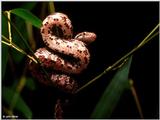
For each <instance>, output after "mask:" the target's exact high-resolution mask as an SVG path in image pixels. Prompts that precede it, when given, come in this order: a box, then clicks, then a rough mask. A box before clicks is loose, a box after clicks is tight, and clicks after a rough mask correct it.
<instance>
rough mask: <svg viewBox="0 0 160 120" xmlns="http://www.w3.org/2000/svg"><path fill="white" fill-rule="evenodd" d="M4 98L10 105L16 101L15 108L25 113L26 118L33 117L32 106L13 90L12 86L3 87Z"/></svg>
mask: <svg viewBox="0 0 160 120" xmlns="http://www.w3.org/2000/svg"><path fill="white" fill-rule="evenodd" d="M2 98H3V99H4V101H5V102H6V103H7V104H8V105H10V104H11V103H14V108H15V109H17V110H18V111H20V112H21V113H23V115H24V116H25V117H26V118H32V112H31V110H30V108H29V107H28V106H27V104H26V103H25V101H24V100H23V99H22V97H21V96H20V95H19V94H18V93H17V92H15V91H14V90H12V89H11V88H7V87H3V89H2ZM15 98H16V99H15ZM12 106H13V105H12Z"/></svg>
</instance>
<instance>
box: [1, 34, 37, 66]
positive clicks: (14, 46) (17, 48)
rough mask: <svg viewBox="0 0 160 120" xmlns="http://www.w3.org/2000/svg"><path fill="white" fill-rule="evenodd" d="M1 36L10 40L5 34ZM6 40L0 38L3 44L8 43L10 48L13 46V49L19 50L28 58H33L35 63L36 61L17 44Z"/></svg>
mask: <svg viewBox="0 0 160 120" xmlns="http://www.w3.org/2000/svg"><path fill="white" fill-rule="evenodd" d="M2 38H3V39H5V40H6V41H10V40H8V39H7V38H6V37H5V36H3V35H2ZM6 41H3V40H2V43H3V44H5V45H8V46H10V47H12V48H14V49H15V50H17V51H19V52H20V53H22V54H24V55H26V56H27V57H28V58H30V59H31V60H33V61H34V62H35V63H38V62H37V60H36V59H34V58H33V57H32V56H30V55H28V54H27V53H26V52H25V51H24V50H22V49H21V48H19V47H18V46H17V45H15V44H14V43H8V42H6Z"/></svg>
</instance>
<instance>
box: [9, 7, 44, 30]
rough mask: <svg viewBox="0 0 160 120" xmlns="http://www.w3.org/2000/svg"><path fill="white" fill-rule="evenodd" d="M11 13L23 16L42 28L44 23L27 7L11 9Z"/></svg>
mask: <svg viewBox="0 0 160 120" xmlns="http://www.w3.org/2000/svg"><path fill="white" fill-rule="evenodd" d="M11 13H13V14H15V15H17V16H19V17H21V18H22V19H24V20H26V21H29V22H31V24H32V25H33V26H35V27H37V28H40V27H41V25H42V21H41V20H40V19H39V18H38V17H36V16H35V15H33V14H32V13H31V12H30V11H28V10H26V9H22V8H16V9H13V10H11Z"/></svg>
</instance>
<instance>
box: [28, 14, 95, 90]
mask: <svg viewBox="0 0 160 120" xmlns="http://www.w3.org/2000/svg"><path fill="white" fill-rule="evenodd" d="M72 32H73V27H72V24H71V21H70V19H69V18H68V16H67V15H65V14H63V13H54V14H52V15H49V16H47V17H46V18H45V19H44V21H43V23H42V27H41V34H42V39H43V42H44V43H45V45H46V47H44V48H39V49H38V50H36V52H35V56H36V57H37V58H38V59H39V61H40V62H41V63H42V64H41V65H42V66H43V67H44V68H46V69H47V72H48V75H49V78H50V80H46V78H45V77H44V76H45V75H44V73H43V72H41V71H40V69H39V68H38V67H37V66H35V65H34V64H33V62H30V66H32V69H31V70H32V75H33V76H35V77H36V78H37V79H39V80H40V81H41V82H43V83H45V84H50V83H52V84H53V85H54V86H57V87H58V88H61V89H63V90H64V91H66V92H74V91H75V90H76V89H77V82H76V81H75V80H73V78H72V77H70V75H71V74H80V73H81V72H82V71H83V70H84V69H86V68H87V65H88V63H89V60H90V53H89V51H88V49H87V47H86V45H87V44H89V43H91V42H93V41H94V40H95V39H96V34H95V33H92V32H81V33H79V34H77V35H76V36H75V37H74V38H73V39H72V36H73V33H72Z"/></svg>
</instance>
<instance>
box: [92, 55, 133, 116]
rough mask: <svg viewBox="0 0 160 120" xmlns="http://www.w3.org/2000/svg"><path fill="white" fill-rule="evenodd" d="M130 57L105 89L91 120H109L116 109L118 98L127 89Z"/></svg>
mask: <svg viewBox="0 0 160 120" xmlns="http://www.w3.org/2000/svg"><path fill="white" fill-rule="evenodd" d="M131 61H132V57H130V58H129V60H128V62H127V63H126V64H125V65H124V66H123V67H122V68H120V69H119V70H118V71H117V73H116V74H115V75H114V77H113V78H112V80H111V83H110V84H109V85H108V86H107V88H106V89H105V91H104V93H103V95H102V97H101V98H100V100H99V102H98V103H97V105H96V107H95V109H94V111H93V113H92V115H91V118H109V117H110V116H111V114H112V112H113V110H114V108H115V107H116V105H117V103H118V101H119V99H120V96H121V95H122V93H123V92H124V90H125V89H127V88H128V83H129V82H128V74H129V68H130V64H131Z"/></svg>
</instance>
